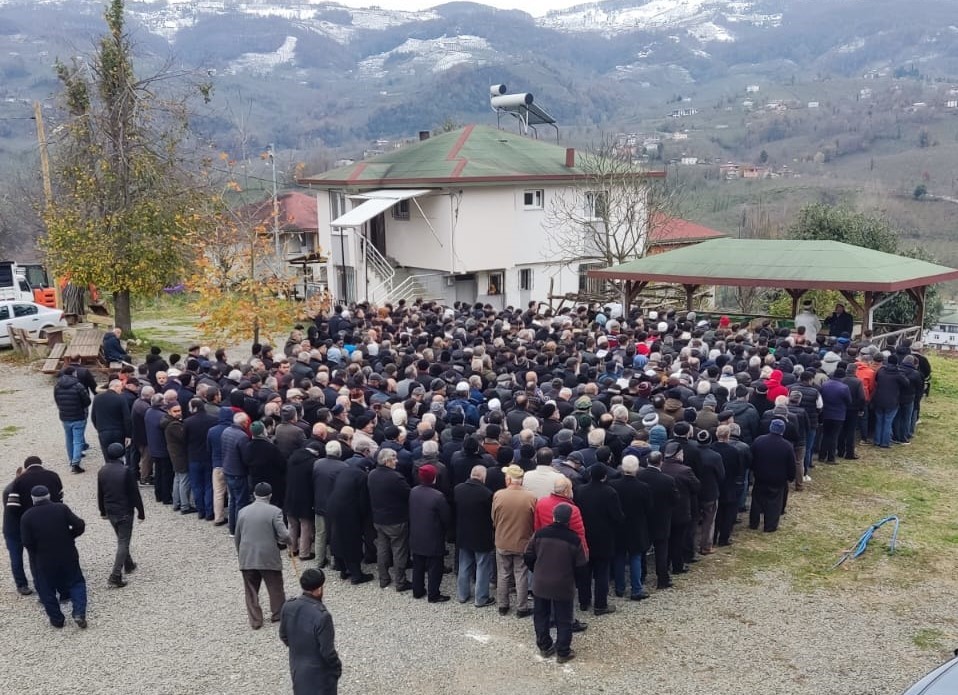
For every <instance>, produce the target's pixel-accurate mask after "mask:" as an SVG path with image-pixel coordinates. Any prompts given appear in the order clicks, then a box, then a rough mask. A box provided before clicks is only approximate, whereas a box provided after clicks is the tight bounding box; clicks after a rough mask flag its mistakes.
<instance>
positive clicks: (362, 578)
mask: <svg viewBox="0 0 958 695" xmlns="http://www.w3.org/2000/svg"><path fill="white" fill-rule="evenodd" d="M372 580H373V575H371V574H366V573H365V572H364V573H363V574H361V575H359V576H358V577H353V578H352V579H351V580H350V583H352V584H365V583H366V582H371V581H372Z"/></svg>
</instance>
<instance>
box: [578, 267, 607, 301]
mask: <svg viewBox="0 0 958 695" xmlns="http://www.w3.org/2000/svg"><path fill="white" fill-rule="evenodd" d="M604 267H605V264H604V263H583V264H582V265H580V266H579V292H581V293H583V294H600V293H601V292H602V290H604V289H605V280H600V279H598V278H590V277H589V276H588V272H589V271H590V270H596V269H598V268H604Z"/></svg>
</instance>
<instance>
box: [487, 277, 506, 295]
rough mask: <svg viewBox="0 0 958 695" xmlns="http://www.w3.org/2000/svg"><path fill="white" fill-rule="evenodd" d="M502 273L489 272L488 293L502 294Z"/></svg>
mask: <svg viewBox="0 0 958 695" xmlns="http://www.w3.org/2000/svg"><path fill="white" fill-rule="evenodd" d="M502 275H503V274H502V273H489V287H488V288H486V294H502Z"/></svg>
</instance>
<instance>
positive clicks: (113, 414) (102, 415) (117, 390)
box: [90, 379, 133, 460]
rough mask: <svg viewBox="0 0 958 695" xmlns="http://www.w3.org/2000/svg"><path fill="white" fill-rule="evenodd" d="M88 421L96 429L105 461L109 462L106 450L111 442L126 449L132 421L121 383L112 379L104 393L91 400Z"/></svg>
mask: <svg viewBox="0 0 958 695" xmlns="http://www.w3.org/2000/svg"><path fill="white" fill-rule="evenodd" d="M90 421H91V422H93V427H95V428H96V434H97V438H98V439H99V440H100V451H101V452H102V453H103V458H104V459H105V460H109V459H108V457H107V453H106V450H107V448H108V447H109V446H110V444H112V443H113V442H119V443H120V444H122V445H123V446H124V449H125V448H126V446H127V445H128V444H129V443H130V438H131V437H132V436H133V421H132V419H131V418H130V407H129V405H128V403H127V399H126V397H125V396H124V395H123V382H122V381H120V380H119V379H113V380H112V381H111V382H110V384H109V386H107V389H106V391H104V392H103V393H98V394H97V395H96V396H95V397H94V398H93V405H92V406H91V408H90Z"/></svg>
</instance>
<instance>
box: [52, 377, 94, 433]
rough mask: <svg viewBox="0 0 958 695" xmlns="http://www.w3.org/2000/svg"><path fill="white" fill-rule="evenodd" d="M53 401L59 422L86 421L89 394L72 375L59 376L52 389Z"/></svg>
mask: <svg viewBox="0 0 958 695" xmlns="http://www.w3.org/2000/svg"><path fill="white" fill-rule="evenodd" d="M53 400H54V402H55V403H56V404H57V412H58V413H59V414H60V422H76V421H77V420H86V416H87V408H88V407H89V406H90V394H89V392H88V391H87V388H86V386H84V385H83V384H81V383H80V381H79V380H78V379H77V378H76V377H75V376H72V375H69V374H61V375H60V378H59V379H57V383H56V386H54V387H53Z"/></svg>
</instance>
